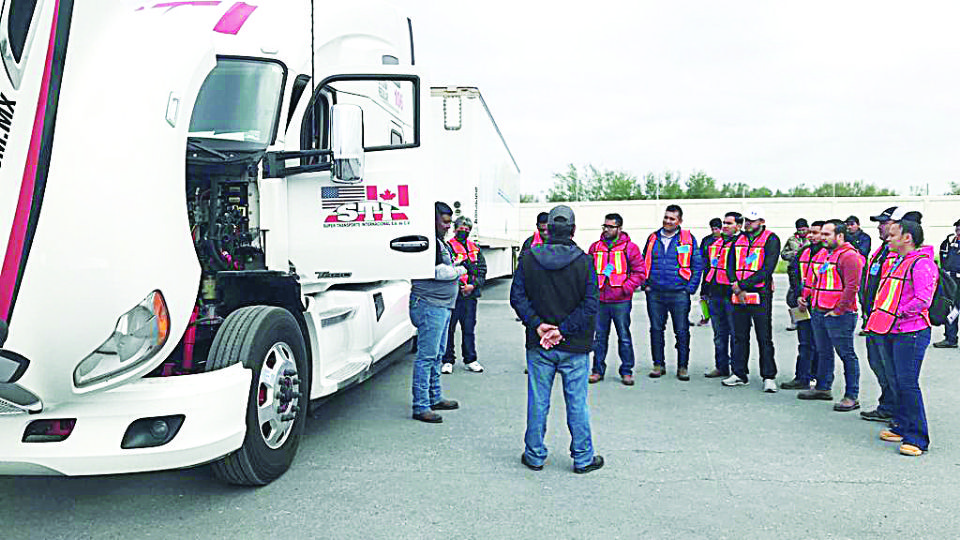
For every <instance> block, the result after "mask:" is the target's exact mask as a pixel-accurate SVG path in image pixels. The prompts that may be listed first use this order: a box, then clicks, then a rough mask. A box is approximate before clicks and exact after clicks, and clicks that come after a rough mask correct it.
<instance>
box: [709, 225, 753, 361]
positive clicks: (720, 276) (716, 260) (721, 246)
mask: <svg viewBox="0 0 960 540" xmlns="http://www.w3.org/2000/svg"><path fill="white" fill-rule="evenodd" d="M742 224H743V216H741V215H740V213H739V212H727V214H726V215H725V216H724V217H723V234H722V235H721V236H720V237H719V238H717V239H715V240H713V241H712V242H711V243H710V244H709V245H708V246H707V249H706V254H707V257H706V271H704V273H703V284H702V285H700V296H701V298H702V299H705V300H706V301H707V306H708V307H709V310H710V322H711V324H712V325H713V359H714V368H713V369H711V370H709V371H707V372H706V373H704V374H703V376H704V377H707V378H708V379H715V378H717V377H729V376H730V358H731V357H732V355H733V304H732V303H731V302H730V280H728V279H727V252H728V251H730V248H731V247H732V246H733V242H734V240H736V238H737V237H738V236H740V226H741V225H742Z"/></svg>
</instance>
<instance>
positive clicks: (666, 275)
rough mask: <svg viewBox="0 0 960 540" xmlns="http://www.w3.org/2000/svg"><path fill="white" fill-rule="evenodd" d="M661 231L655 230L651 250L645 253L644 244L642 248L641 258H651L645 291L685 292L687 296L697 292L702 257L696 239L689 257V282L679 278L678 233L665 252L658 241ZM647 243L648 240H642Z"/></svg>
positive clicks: (661, 243)
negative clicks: (655, 239) (654, 238)
mask: <svg viewBox="0 0 960 540" xmlns="http://www.w3.org/2000/svg"><path fill="white" fill-rule="evenodd" d="M662 232H663V229H662V228H661V229H659V230H657V232H655V233H654V234H656V235H657V241H656V242H654V243H653V249H652V250H650V253H647V246H646V243H645V244H644V247H643V257H644V259H646V258H647V257H653V262H652V263H651V266H650V275H649V276H647V282H646V285H647V289H648V290H651V291H660V292H666V291H686V292H687V293H688V294H694V293H696V292H697V288H698V287H699V285H700V273H701V272H703V257H701V256H700V248H699V247H698V246H697V239H696V238H692V240H693V246H692V247H693V254H692V255H691V257H690V272H691V275H690V281H687V280H685V279H683V278H682V277H680V272H679V270H680V269H679V266H678V265H677V246H678V245H680V231H679V230H678V231H677V235H676V236H674V237H673V240H671V241H670V247H669V249H667V250H666V251H664V249H663V241H662V240H661V239H660V237H661V233H662ZM644 242H648V239H644Z"/></svg>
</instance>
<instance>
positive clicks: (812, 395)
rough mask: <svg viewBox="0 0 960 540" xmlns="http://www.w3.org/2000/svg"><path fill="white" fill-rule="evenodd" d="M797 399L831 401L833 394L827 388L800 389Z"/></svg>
mask: <svg viewBox="0 0 960 540" xmlns="http://www.w3.org/2000/svg"><path fill="white" fill-rule="evenodd" d="M797 399H806V400H812V399H819V400H823V401H833V394H832V393H831V392H830V391H829V390H816V389H814V390H801V391H800V392H798V393H797Z"/></svg>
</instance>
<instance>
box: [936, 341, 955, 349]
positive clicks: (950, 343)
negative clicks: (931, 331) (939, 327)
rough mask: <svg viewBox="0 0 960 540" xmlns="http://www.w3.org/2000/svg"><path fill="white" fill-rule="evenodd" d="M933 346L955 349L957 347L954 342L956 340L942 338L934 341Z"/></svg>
mask: <svg viewBox="0 0 960 540" xmlns="http://www.w3.org/2000/svg"><path fill="white" fill-rule="evenodd" d="M933 346H934V347H936V348H938V349H956V348H957V342H956V341H947V340H943V341H938V342H936V343H934V344H933Z"/></svg>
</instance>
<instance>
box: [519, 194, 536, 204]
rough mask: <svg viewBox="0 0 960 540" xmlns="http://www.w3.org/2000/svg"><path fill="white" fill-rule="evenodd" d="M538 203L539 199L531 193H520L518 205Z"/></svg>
mask: <svg viewBox="0 0 960 540" xmlns="http://www.w3.org/2000/svg"><path fill="white" fill-rule="evenodd" d="M535 202H540V197H537V196H536V195H534V194H533V193H521V194H520V204H523V203H535Z"/></svg>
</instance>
